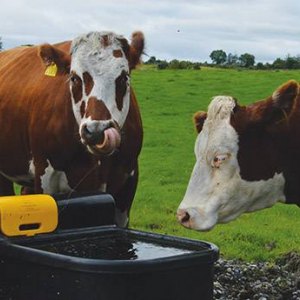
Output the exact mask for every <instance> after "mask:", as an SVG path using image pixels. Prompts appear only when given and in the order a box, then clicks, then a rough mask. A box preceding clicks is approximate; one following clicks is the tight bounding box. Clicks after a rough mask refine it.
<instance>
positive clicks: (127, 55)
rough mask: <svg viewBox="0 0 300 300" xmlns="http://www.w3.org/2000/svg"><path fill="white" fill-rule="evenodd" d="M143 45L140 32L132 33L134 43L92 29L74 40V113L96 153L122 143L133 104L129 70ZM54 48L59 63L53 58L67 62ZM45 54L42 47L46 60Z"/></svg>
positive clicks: (84, 140) (107, 151)
mask: <svg viewBox="0 0 300 300" xmlns="http://www.w3.org/2000/svg"><path fill="white" fill-rule="evenodd" d="M49 46H50V45H49ZM44 48H45V46H44ZM143 48H144V37H143V34H142V33H141V32H136V33H134V34H133V35H132V43H131V45H129V44H128V42H127V40H126V39H125V38H123V37H122V36H119V35H116V34H114V33H112V32H90V33H88V34H85V35H82V36H80V37H78V38H76V39H75V40H73V41H72V44H71V54H70V55H69V70H68V72H69V86H70V93H71V99H72V107H73V112H74V116H75V118H76V120H77V123H78V125H79V135H80V138H81V142H82V143H83V144H84V145H86V146H87V148H88V149H89V151H90V152H91V153H93V154H95V155H109V154H111V153H113V152H114V151H115V150H116V149H117V148H118V147H119V146H120V143H121V130H122V127H123V125H124V123H125V121H126V118H127V114H128V111H129V106H130V71H131V69H133V68H134V67H135V66H136V64H137V63H138V62H139V61H140V56H141V54H142V52H143ZM54 50H55V51H54ZM52 51H53V52H54V54H55V55H54V56H56V57H58V58H57V59H56V60H57V61H58V63H56V61H55V60H54V58H53V59H52V61H54V62H55V63H56V64H57V65H58V66H59V65H67V59H66V58H65V57H63V55H62V53H60V51H58V49H55V48H54V47H52ZM48 52H49V49H48ZM45 53H46V49H43V48H41V50H40V55H41V57H42V58H43V60H44V62H45V63H47V60H46V59H45V57H47V55H45ZM59 54H61V55H60V57H61V58H62V60H60V59H59ZM54 56H53V57H54ZM63 62H64V63H63ZM50 63H52V62H51V60H50ZM60 69H61V68H60V67H59V70H60Z"/></svg>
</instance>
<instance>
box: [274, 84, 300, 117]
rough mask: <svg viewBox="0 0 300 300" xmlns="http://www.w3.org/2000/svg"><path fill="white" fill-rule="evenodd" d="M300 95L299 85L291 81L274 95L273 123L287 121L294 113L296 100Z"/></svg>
mask: <svg viewBox="0 0 300 300" xmlns="http://www.w3.org/2000/svg"><path fill="white" fill-rule="evenodd" d="M298 94H299V84H298V82H297V81H295V80H290V81H288V82H286V83H285V84H283V85H282V86H280V87H279V88H278V89H277V90H276V91H275V92H274V93H273V95H272V112H271V116H270V117H271V119H272V121H280V120H282V119H286V118H287V117H288V116H289V115H290V114H291V112H292V110H293V106H294V102H295V99H296V97H297V95H298Z"/></svg>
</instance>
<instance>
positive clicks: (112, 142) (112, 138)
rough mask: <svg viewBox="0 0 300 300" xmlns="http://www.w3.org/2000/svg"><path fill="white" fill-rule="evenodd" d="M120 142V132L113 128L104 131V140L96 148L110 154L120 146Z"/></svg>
mask: <svg viewBox="0 0 300 300" xmlns="http://www.w3.org/2000/svg"><path fill="white" fill-rule="evenodd" d="M120 142H121V138H120V134H119V132H118V131H117V130H116V129H115V128H113V127H111V128H108V129H106V130H105V131H104V140H103V142H102V143H101V144H97V145H96V147H97V148H98V149H99V150H102V151H104V152H110V151H113V150H114V149H116V148H117V147H118V146H119V145H120Z"/></svg>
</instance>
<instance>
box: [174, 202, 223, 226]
mask: <svg viewBox="0 0 300 300" xmlns="http://www.w3.org/2000/svg"><path fill="white" fill-rule="evenodd" d="M177 220H178V221H179V222H180V224H181V225H183V226H184V227H186V228H189V229H193V230H199V231H208V230H211V229H212V228H213V227H214V226H215V225H216V222H217V219H216V217H215V216H213V215H211V216H208V215H204V213H203V212H202V211H201V210H199V209H197V208H195V207H191V208H187V209H182V208H179V209H178V210H177Z"/></svg>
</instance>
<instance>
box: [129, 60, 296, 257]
mask: <svg viewBox="0 0 300 300" xmlns="http://www.w3.org/2000/svg"><path fill="white" fill-rule="evenodd" d="M289 79H295V80H298V81H300V71H254V70H242V71H239V70H225V69H212V68H202V69H201V70H161V71H159V70H156V69H154V68H152V67H149V66H141V67H140V69H138V70H135V71H134V72H133V78H132V84H133V87H134V89H135V92H136V95H137V98H138V101H139V104H140V109H141V113H142V118H143V124H144V144H143V149H142V154H141V156H140V180H139V185H138V190H137V194H136V198H135V201H134V204H133V207H132V210H131V223H130V227H131V228H135V229H140V230H147V231H153V232H158V233H164V234H170V235H176V236H182V237H188V238H193V239H200V240H206V241H210V242H212V243H215V244H216V245H217V246H218V247H219V248H220V252H221V254H222V255H224V257H226V258H241V259H244V260H249V261H251V260H271V261H272V260H274V259H276V258H277V257H278V256H280V255H281V254H284V253H287V252H290V251H298V252H300V230H299V229H300V208H298V207H296V206H293V205H282V204H277V205H276V206H274V207H273V208H270V209H265V210H263V211H260V212H256V213H252V214H245V215H243V216H241V217H240V218H239V219H237V220H236V221H233V222H231V223H228V224H224V225H217V226H216V227H215V228H214V229H213V230H212V231H210V232H207V233H201V232H196V231H191V230H188V229H185V228H183V227H181V226H180V225H179V224H178V223H177V221H176V217H175V213H176V209H177V207H178V205H179V203H180V202H181V200H182V197H183V195H184V193H185V189H186V186H187V183H188V180H189V177H190V174H191V171H192V167H193V165H194V162H195V159H194V151H193V148H194V142H195V138H196V132H195V130H194V127H193V123H192V115H193V114H194V112H196V111H197V110H206V109H207V106H208V104H209V102H210V100H211V98H212V97H213V96H216V95H221V94H222V95H231V96H234V97H236V98H237V99H238V100H239V102H240V103H241V104H248V103H251V102H254V101H257V100H260V99H263V98H265V97H267V96H269V95H271V94H272V92H273V91H274V90H275V89H276V88H277V87H278V86H280V85H281V84H282V83H284V82H286V81H287V80H289Z"/></svg>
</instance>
